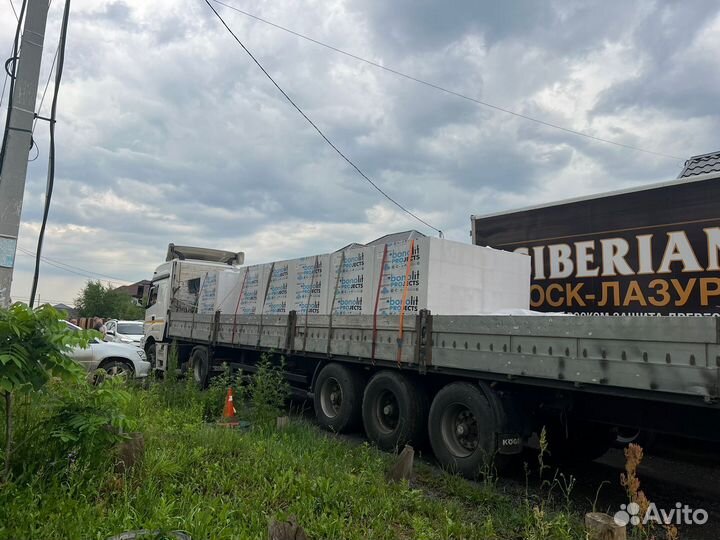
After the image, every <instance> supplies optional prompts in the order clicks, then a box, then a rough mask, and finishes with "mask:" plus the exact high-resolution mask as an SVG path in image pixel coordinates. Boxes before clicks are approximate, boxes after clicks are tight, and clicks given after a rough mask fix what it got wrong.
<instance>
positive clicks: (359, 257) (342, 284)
mask: <svg viewBox="0 0 720 540" xmlns="http://www.w3.org/2000/svg"><path fill="white" fill-rule="evenodd" d="M374 251H375V249H374V248H372V247H359V248H352V249H346V250H343V251H339V252H336V253H333V254H332V255H331V257H330V270H331V272H330V279H329V285H330V286H329V287H328V300H327V309H326V313H332V314H333V315H361V314H362V313H363V309H364V308H365V307H367V306H372V302H373V300H374V299H373V288H372V271H373V258H374ZM341 264H342V266H341ZM336 287H337V288H336Z"/></svg>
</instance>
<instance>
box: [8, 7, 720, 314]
mask: <svg viewBox="0 0 720 540" xmlns="http://www.w3.org/2000/svg"><path fill="white" fill-rule="evenodd" d="M13 2H14V3H15V5H16V6H17V7H18V8H19V6H20V3H21V2H20V0H13ZM224 2H225V3H227V4H230V5H233V6H235V7H237V8H238V9H241V10H243V11H247V12H248V13H251V14H253V15H256V16H258V17H262V18H264V19H267V20H269V21H271V22H273V23H276V24H278V25H282V26H285V27H287V28H290V29H292V30H294V31H296V32H299V33H302V34H305V35H307V36H310V37H312V38H313V39H315V40H318V41H322V42H324V43H327V44H330V45H332V46H334V47H336V48H340V49H342V50H345V51H348V52H350V53H352V54H354V55H356V56H360V57H362V58H366V59H368V60H371V61H372V62H375V63H378V64H381V65H383V66H386V67H389V68H392V69H394V70H397V71H400V72H403V73H406V74H409V75H411V76H413V77H415V78H418V79H422V80H425V81H428V82H431V83H433V84H436V85H439V86H443V87H445V88H448V89H450V90H452V91H455V92H458V93H462V94H465V95H467V96H471V97H473V98H475V99H478V100H482V101H485V102H488V103H491V104H493V105H496V106H498V107H502V108H505V109H508V110H512V111H515V112H517V113H521V114H524V115H527V116H531V117H534V118H537V119H540V120H543V121H545V122H550V123H554V124H557V125H561V126H564V127H567V128H569V129H573V130H577V131H582V132H585V133H588V134H591V135H593V136H595V137H600V138H606V139H610V140H612V141H616V142H618V143H621V144H626V145H632V146H637V147H641V148H644V149H647V150H651V151H653V152H658V153H661V154H666V155H667V156H671V157H666V156H658V155H653V154H650V153H644V152H639V151H635V150H630V149H627V148H621V147H618V146H616V145H611V144H606V143H601V142H597V141H593V140H591V139H588V138H584V137H580V136H577V135H573V134H570V133H568V132H565V131H561V130H557V129H552V128H550V127H547V126H544V125H540V124H538V123H534V122H530V121H528V120H525V119H522V118H518V117H515V116H512V115H509V114H506V113H503V112H499V111H497V110H495V109H492V108H489V107H484V106H481V105H479V104H476V103H473V102H471V101H468V100H463V99H461V98H458V97H456V96H453V95H449V94H447V93H443V92H440V91H438V90H436V89H433V88H430V87H428V86H426V85H422V84H418V83H417V82H413V81H411V80H408V79H406V78H402V77H399V76H397V75H394V74H392V73H389V72H387V71H384V70H381V69H378V68H376V67H373V66H371V65H369V64H366V63H363V62H361V61H359V60H355V59H353V58H350V57H348V56H345V55H342V54H339V53H337V52H334V51H332V50H329V49H327V48H324V47H322V46H319V45H317V44H315V43H312V42H310V41H307V40H303V39H301V38H299V37H297V36H295V35H292V34H289V33H287V32H284V31H282V30H279V29H277V28H274V27H272V26H269V25H267V24H264V23H262V22H259V21H257V20H255V19H252V18H250V17H248V16H246V15H243V14H241V13H238V12H236V11H233V10H231V9H229V8H227V7H225V6H222V5H220V4H214V5H215V7H216V8H217V10H218V12H219V13H220V14H221V15H222V16H223V17H224V18H225V20H226V22H227V24H228V25H229V26H230V28H232V29H233V31H234V32H235V33H236V34H237V35H238V37H239V38H240V39H241V40H242V41H243V42H244V43H245V45H246V46H247V47H248V49H249V50H250V51H251V52H252V53H253V54H254V55H255V56H256V57H257V58H258V60H259V61H260V62H261V64H262V65H263V66H264V67H265V69H266V70H267V71H268V72H269V73H270V74H271V75H272V76H273V77H274V78H275V80H276V81H277V82H278V84H279V85H280V86H281V87H282V88H283V89H284V90H285V91H286V92H287V93H288V94H289V95H290V96H291V97H292V98H293V99H294V100H295V101H296V103H297V104H298V105H299V106H300V107H301V108H302V109H303V110H304V111H305V113H306V114H307V115H308V116H309V117H310V118H312V119H313V121H314V122H315V123H316V124H317V125H318V126H319V127H320V128H321V129H322V130H323V131H324V132H325V134H326V135H327V136H328V137H329V138H330V139H331V140H332V141H333V143H335V144H336V145H337V146H338V148H340V149H341V150H342V151H343V152H344V153H345V154H346V155H347V156H348V157H349V158H350V159H351V160H353V161H354V162H355V163H356V164H357V165H358V166H359V167H360V168H361V169H362V170H363V171H364V172H365V173H366V174H367V175H368V176H369V177H370V178H371V179H372V180H373V181H374V182H376V183H377V184H378V185H379V186H380V187H381V188H382V189H383V190H384V191H386V192H387V193H388V194H390V195H391V196H392V197H393V198H395V199H396V200H397V201H399V202H400V203H401V204H402V205H404V206H405V207H407V208H408V209H410V210H411V211H412V212H413V213H415V214H417V215H418V216H420V217H421V218H422V219H423V220H425V221H426V222H428V223H430V224H431V225H432V226H433V227H436V228H438V229H441V230H442V231H443V232H444V233H445V237H446V238H448V239H451V240H456V241H460V242H469V241H470V238H469V230H470V215H471V214H476V215H482V214H486V213H492V212H497V211H501V210H507V209H513V208H520V207H524V206H529V205H534V204H541V203H545V202H551V201H556V200H561V199H565V198H569V197H575V196H583V195H589V194H595V193H602V192H604V191H611V190H615V189H622V188H629V187H633V186H638V185H642V184H647V183H653V182H658V181H663V180H670V179H673V178H675V177H676V176H677V175H678V174H679V172H680V170H681V169H682V164H683V161H684V160H685V159H687V158H688V157H690V156H691V155H697V154H703V153H707V152H712V151H716V150H720V108H718V98H719V97H720V4H719V3H718V2H717V1H716V0H685V1H660V0H658V1H647V0H637V1H634V2H626V1H619V0H604V1H600V0H594V1H583V0H572V1H570V0H564V1H559V0H556V1H546V2H535V1H531V0H514V1H509V2H495V1H490V0H482V1H479V0H456V1H454V2H450V3H448V2H439V1H430V0H395V1H392V2H388V1H387V0H364V1H360V0H323V1H318V0H274V1H250V0H224ZM62 7H63V3H62V1H61V0H55V1H53V2H52V4H51V9H50V14H49V19H48V31H47V34H46V39H45V50H44V61H43V67H42V70H41V75H40V81H41V84H40V87H41V88H40V92H39V93H40V94H41V93H42V89H43V88H44V86H45V81H46V80H47V78H48V73H49V70H50V66H51V63H52V58H53V55H54V53H55V48H56V45H57V37H58V34H59V26H60V19H61V16H62ZM14 28H15V19H14V17H13V14H12V11H11V9H10V0H1V1H0V51H2V50H8V51H9V50H10V48H11V44H12V38H13V33H14ZM3 58H4V57H3ZM51 93H52V84H51V87H50V90H49V91H48V97H47V98H46V101H45V102H44V104H43V107H42V112H41V114H43V115H46V114H47V113H49V105H50V99H49V96H50V95H51ZM6 100H7V96H5V99H4V100H3V102H2V109H1V110H0V113H2V115H3V117H4V114H5V110H6V109H5V106H6ZM35 139H36V141H37V144H38V150H39V155H38V158H37V159H36V160H35V161H32V162H31V163H30V166H29V170H28V181H27V184H26V190H25V199H24V206H23V213H22V223H21V228H20V237H19V242H18V245H19V247H20V248H21V250H20V251H19V252H18V255H17V258H16V269H15V277H14V281H13V287H12V296H13V299H16V300H25V299H26V298H27V297H28V295H29V291H30V285H31V279H32V265H33V262H34V259H33V257H31V256H30V255H29V254H28V253H34V252H35V245H36V242H37V235H38V232H39V228H40V220H41V216H42V206H43V200H44V191H45V185H46V174H47V157H48V156H47V153H48V138H47V126H46V125H43V124H42V123H40V124H39V125H38V128H37V131H36V133H35ZM56 148H57V161H56V179H55V192H54V195H53V199H52V206H51V210H50V216H49V223H48V229H47V234H46V238H45V245H44V250H43V255H44V256H45V257H46V258H47V259H46V261H45V262H44V263H43V264H42V266H41V272H40V282H39V294H40V299H41V300H42V301H43V302H44V301H46V300H47V301H50V302H52V303H57V302H64V303H67V304H70V305H72V303H73V301H74V299H75V298H76V297H77V295H78V292H79V290H80V289H81V288H82V287H83V286H84V284H85V283H86V281H87V280H88V279H89V278H96V279H101V280H108V281H109V282H111V283H112V284H113V285H114V286H115V285H120V284H125V283H130V282H134V281H137V280H140V279H147V278H150V277H151V276H152V271H153V269H154V268H155V267H156V266H157V265H158V264H160V263H161V262H162V261H163V260H164V257H165V253H166V250H167V244H168V243H170V242H173V243H175V244H182V245H199V246H205V247H214V248H220V249H228V250H231V251H244V252H245V260H246V262H247V263H248V264H255V263H261V262H267V261H271V260H277V259H284V258H292V257H298V256H303V255H312V254H316V253H327V252H330V251H334V250H336V249H338V248H340V247H342V246H344V245H346V244H348V243H350V242H367V241H370V240H372V239H374V238H377V237H379V236H382V235H384V234H386V233H389V232H395V231H400V230H407V229H417V230H419V231H420V232H423V233H426V234H435V233H434V231H433V230H431V229H428V228H427V227H426V226H424V225H423V224H421V223H419V222H417V221H415V220H414V219H413V218H412V217H410V216H408V215H407V214H405V213H403V212H402V211H401V210H399V209H398V208H397V207H395V206H394V205H393V204H392V203H390V202H389V201H388V200H387V199H385V198H383V197H382V195H380V194H379V193H378V192H377V191H375V190H374V189H373V188H372V187H371V186H370V185H369V184H368V183H367V182H366V181H365V180H364V179H362V178H361V177H360V176H359V175H358V174H357V172H356V171H354V170H353V169H352V168H351V167H350V166H349V165H348V164H347V163H346V162H345V161H343V160H342V159H341V158H340V157H339V156H338V155H337V154H336V153H334V151H333V150H332V149H331V148H330V147H329V146H328V145H327V144H326V143H325V141H323V140H322V139H321V138H320V136H319V135H318V134H317V132H315V131H314V130H313V129H312V127H311V126H309V124H308V123H307V122H306V121H305V120H304V119H303V118H302V117H301V116H300V115H299V114H298V112H297V111H296V110H295V109H293V108H292V107H291V106H290V105H289V104H288V103H287V101H285V99H284V98H283V96H282V95H281V94H280V93H279V92H278V91H277V89H276V88H275V87H274V86H273V85H272V83H271V82H270V81H269V80H268V79H267V78H266V77H265V75H264V74H263V73H262V72H261V71H260V69H259V68H258V67H257V66H256V65H255V64H254V63H253V62H252V61H251V60H250V58H249V57H248V56H247V55H246V53H245V52H244V51H243V50H242V49H241V48H240V46H239V45H238V44H237V42H235V41H234V39H233V38H232V37H231V36H230V34H229V33H228V32H227V31H226V30H225V29H224V27H223V26H222V25H221V23H220V22H219V21H218V19H217V18H215V16H214V15H213V13H212V11H211V10H210V9H209V7H208V6H207V5H206V3H205V1H204V0H154V1H153V2H147V1H146V0H114V1H106V0H73V1H72V10H71V15H70V26H69V34H68V44H67V50H66V63H65V71H64V75H63V82H62V85H61V88H60V94H59V101H58V122H57V128H56ZM34 155H35V150H33V151H32V154H31V157H34ZM67 265H70V266H69V267H68V266H67ZM59 267H60V268H59Z"/></svg>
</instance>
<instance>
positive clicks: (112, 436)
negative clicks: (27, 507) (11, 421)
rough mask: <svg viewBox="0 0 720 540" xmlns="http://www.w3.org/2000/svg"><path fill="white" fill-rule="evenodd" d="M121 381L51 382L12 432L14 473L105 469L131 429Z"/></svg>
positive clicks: (36, 397) (32, 473) (131, 425)
mask: <svg viewBox="0 0 720 540" xmlns="http://www.w3.org/2000/svg"><path fill="white" fill-rule="evenodd" d="M124 385H125V381H124V380H123V379H122V377H112V378H107V379H105V380H104V381H103V382H102V383H101V384H100V385H97V386H95V385H92V384H90V383H88V382H87V381H86V380H85V379H81V380H80V381H76V382H71V383H68V382H64V381H60V380H56V381H53V382H52V383H51V384H50V385H48V387H47V390H46V391H45V392H43V393H42V394H37V395H35V396H34V397H33V401H34V403H32V402H31V403H30V404H29V409H30V410H31V414H34V416H35V418H34V419H33V421H32V422H28V423H26V424H25V425H24V426H21V428H20V429H19V431H18V435H19V440H20V441H21V443H20V444H19V445H18V447H17V455H16V457H17V458H18V459H17V460H16V461H17V463H18V465H17V466H16V467H15V471H14V472H15V474H16V476H18V477H22V476H23V475H28V474H30V475H37V474H40V473H47V474H52V475H55V474H58V473H61V472H63V471H64V470H65V469H66V468H67V467H68V466H69V465H74V466H75V467H76V468H77V467H83V468H84V467H90V468H95V467H98V466H103V465H107V464H108V463H109V462H110V461H111V460H112V458H113V450H114V448H115V447H116V446H117V444H118V443H119V442H120V441H122V440H124V439H125V438H127V433H128V432H129V431H132V430H134V429H135V428H136V422H134V421H132V420H130V419H129V418H128V416H127V414H126V409H127V407H128V404H129V402H130V393H129V392H128V391H127V390H126V389H125V388H124Z"/></svg>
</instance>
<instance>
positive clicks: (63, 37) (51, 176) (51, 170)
mask: <svg viewBox="0 0 720 540" xmlns="http://www.w3.org/2000/svg"><path fill="white" fill-rule="evenodd" d="M69 16H70V0H65V8H64V9H63V17H62V23H61V26H60V39H59V41H58V49H59V53H58V59H57V68H56V70H55V88H54V91H53V99H52V106H51V109H50V120H49V123H50V145H49V155H48V180H47V190H46V192H45V205H44V208H43V218H42V223H41V225H40V234H39V235H38V241H37V253H36V258H35V272H34V275H33V281H32V289H31V291H30V302H29V306H30V307H31V308H32V307H33V304H34V302H35V293H36V292H37V285H38V279H39V276H40V257H41V254H42V244H43V239H44V238H45V227H46V226H47V220H48V215H49V213H50V202H51V201H52V193H53V187H54V184H55V122H56V117H57V100H58V93H59V91H60V81H61V80H62V73H63V66H64V64H65V44H66V42H67V27H68V18H69Z"/></svg>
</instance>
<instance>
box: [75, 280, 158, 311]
mask: <svg viewBox="0 0 720 540" xmlns="http://www.w3.org/2000/svg"><path fill="white" fill-rule="evenodd" d="M75 307H76V308H77V309H78V312H79V315H80V317H102V318H103V319H130V320H133V319H142V318H143V316H144V314H145V310H144V309H143V308H142V307H141V306H138V305H136V304H135V302H134V301H133V299H132V297H131V296H130V295H129V294H127V293H125V292H123V291H119V290H117V289H113V288H111V287H109V286H107V287H106V286H105V285H103V284H102V283H101V282H100V281H88V282H87V283H86V284H85V288H84V289H83V290H82V291H81V292H80V296H78V297H77V298H76V299H75Z"/></svg>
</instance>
